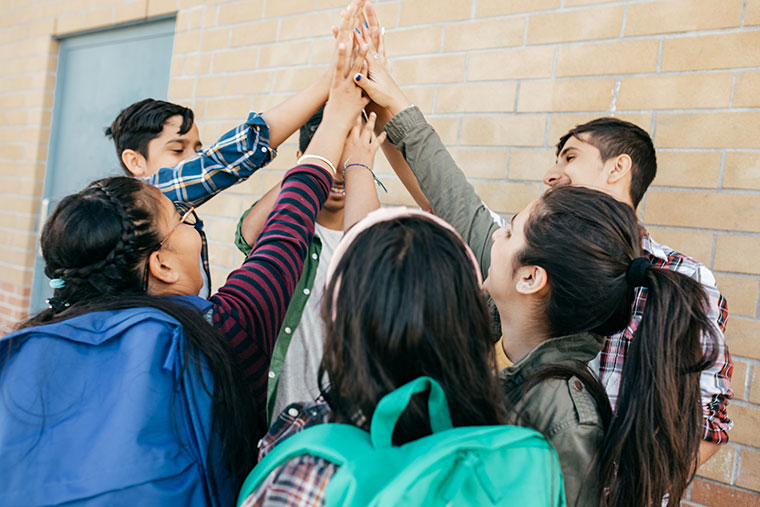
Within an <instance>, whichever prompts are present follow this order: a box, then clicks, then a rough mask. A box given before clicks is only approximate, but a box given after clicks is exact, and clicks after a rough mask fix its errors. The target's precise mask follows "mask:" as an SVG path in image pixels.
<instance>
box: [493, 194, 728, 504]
mask: <svg viewBox="0 0 760 507" xmlns="http://www.w3.org/2000/svg"><path fill="white" fill-rule="evenodd" d="M493 241H494V242H493V246H492V248H491V266H490V269H489V275H488V278H487V279H486V282H485V284H484V288H485V289H486V290H487V291H488V292H489V294H490V295H491V297H492V298H493V299H494V301H495V302H496V306H497V307H498V309H499V313H500V315H501V324H502V331H503V333H504V340H503V347H504V351H505V353H506V354H507V356H508V357H509V358H510V359H511V360H512V361H514V365H513V366H511V367H508V368H506V369H505V370H503V371H502V381H503V387H504V389H505V392H506V394H507V396H508V398H509V400H510V401H511V402H512V403H514V404H515V405H516V408H517V410H516V412H515V414H516V415H515V416H514V417H513V418H512V421H513V422H516V423H518V424H526V425H530V426H533V427H535V428H536V429H538V430H540V431H542V432H543V433H544V434H546V435H547V436H548V437H549V438H550V439H551V440H552V443H554V445H555V447H556V449H557V452H558V454H559V457H560V462H561V464H562V469H563V474H564V479H565V488H566V493H567V500H568V503H569V504H570V505H576V504H577V505H599V504H601V505H610V506H623V505H637V506H639V505H640V506H650V505H659V503H660V502H661V501H662V499H663V497H664V496H665V495H669V505H678V503H679V502H680V499H681V498H682V497H683V495H684V493H685V490H686V487H687V486H688V484H689V481H690V480H691V477H692V476H693V474H694V471H695V469H696V464H697V454H698V449H699V443H700V439H699V434H700V431H699V430H700V427H701V408H700V397H699V393H700V391H699V374H700V372H701V371H702V370H703V369H705V368H707V367H709V365H710V364H711V363H712V361H713V360H714V355H713V354H710V353H709V352H708V353H705V352H704V350H705V349H706V350H708V351H711V350H713V351H714V350H715V346H714V334H713V328H712V324H711V322H710V320H709V319H708V318H707V315H706V309H707V307H708V301H707V296H706V295H705V292H704V290H703V289H702V286H701V285H700V284H699V282H697V281H695V280H692V279H691V278H689V277H687V276H684V275H681V274H679V273H675V272H672V271H668V270H664V269H659V268H656V267H654V266H652V265H651V264H650V262H649V261H648V259H647V258H645V257H642V256H641V255H642V254H641V246H640V240H639V224H638V220H637V219H636V216H635V214H634V212H633V210H632V209H631V208H630V207H629V206H626V205H625V204H623V203H621V202H619V201H617V200H615V199H614V198H613V197H611V196H609V195H607V194H605V193H603V192H600V191H597V190H592V189H589V188H584V187H558V188H556V189H553V190H550V191H548V192H547V193H545V194H544V195H543V196H542V197H541V198H540V199H538V200H536V201H534V202H533V203H532V204H531V205H529V206H528V207H527V208H526V209H525V210H523V211H522V212H520V213H518V214H517V215H515V217H514V218H513V219H512V221H511V223H510V224H509V225H507V226H505V227H502V228H500V229H498V230H497V231H496V232H495V233H494V234H493ZM642 286H643V287H646V288H647V289H648V292H647V301H646V308H645V310H644V314H643V318H642V321H641V323H640V324H639V326H638V329H637V330H636V335H635V338H634V339H633V340H632V341H631V343H630V348H629V351H628V355H629V358H628V360H627V361H626V363H625V366H624V371H623V375H622V378H623V383H622V385H621V388H620V397H619V399H618V406H617V410H616V411H615V413H614V414H612V411H611V408H610V404H609V401H608V399H607V397H606V394H605V391H604V389H603V388H602V386H601V384H600V383H599V382H598V380H597V379H596V377H594V376H593V375H592V374H591V373H590V372H589V370H588V368H587V366H586V365H587V363H588V361H590V360H591V359H593V358H594V357H595V356H596V355H597V354H598V353H599V351H600V350H601V348H602V344H603V343H604V338H603V337H604V336H605V335H608V334H610V333H614V332H617V331H619V330H621V329H624V328H625V327H626V326H627V324H628V323H629V322H630V319H631V311H632V307H633V305H634V294H635V289H636V288H637V287H642ZM636 304H643V302H642V301H637V302H636ZM701 340H706V341H707V342H708V346H707V347H705V349H703V345H702V342H701ZM710 344H712V345H710Z"/></svg>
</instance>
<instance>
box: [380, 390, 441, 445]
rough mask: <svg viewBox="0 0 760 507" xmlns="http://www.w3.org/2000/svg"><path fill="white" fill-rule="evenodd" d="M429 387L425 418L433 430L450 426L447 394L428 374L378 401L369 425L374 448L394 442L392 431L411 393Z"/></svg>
mask: <svg viewBox="0 0 760 507" xmlns="http://www.w3.org/2000/svg"><path fill="white" fill-rule="evenodd" d="M428 389H430V397H429V398H428V417H429V418H430V428H431V429H432V430H433V433H438V432H439V431H445V430H449V429H451V428H453V424H452V423H451V413H450V412H449V404H448V402H447V401H446V393H444V392H443V388H442V387H441V385H440V384H439V383H438V382H436V381H435V380H433V379H432V378H430V377H418V378H416V379H414V380H412V381H411V382H407V383H406V384H404V385H403V386H401V387H399V388H398V389H396V390H395V391H393V392H391V393H388V394H386V395H385V396H383V399H381V400H380V402H379V403H378V404H377V408H376V409H375V413H374V414H373V415H372V423H371V425H370V434H371V438H372V445H373V446H374V447H375V448H376V449H380V448H382V447H391V446H392V445H393V441H392V440H393V430H394V428H395V427H396V423H397V422H398V419H399V417H401V414H402V413H403V412H404V410H406V407H407V406H408V405H409V401H411V399H412V396H414V395H415V394H418V393H423V392H425V391H427V390H428Z"/></svg>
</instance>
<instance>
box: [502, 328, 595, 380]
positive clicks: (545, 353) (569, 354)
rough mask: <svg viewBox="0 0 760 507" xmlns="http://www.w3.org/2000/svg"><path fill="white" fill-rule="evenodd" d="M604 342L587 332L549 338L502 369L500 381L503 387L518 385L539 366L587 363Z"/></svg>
mask: <svg viewBox="0 0 760 507" xmlns="http://www.w3.org/2000/svg"><path fill="white" fill-rule="evenodd" d="M604 340H605V338H604V336H601V335H598V334H595V333H589V332H583V333H576V334H571V335H566V336H560V337H557V338H550V339H548V340H546V341H544V342H542V343H541V344H539V345H538V346H537V347H536V348H534V349H533V350H531V351H530V352H529V353H528V354H527V355H526V356H524V357H523V358H521V359H520V360H519V361H517V362H516V363H515V364H513V365H512V366H508V367H507V368H504V369H503V370H502V371H501V378H502V381H503V382H504V383H505V386H510V384H514V385H519V384H522V382H523V381H524V380H525V379H526V378H527V377H528V376H529V375H530V374H531V373H533V372H534V371H536V370H537V369H539V367H541V366H545V365H549V364H562V365H571V364H573V363H574V362H575V361H580V362H582V363H588V362H589V361H591V360H592V359H594V358H595V357H596V355H597V354H598V353H599V352H600V351H601V350H602V346H603V345H604ZM510 387H512V386H510Z"/></svg>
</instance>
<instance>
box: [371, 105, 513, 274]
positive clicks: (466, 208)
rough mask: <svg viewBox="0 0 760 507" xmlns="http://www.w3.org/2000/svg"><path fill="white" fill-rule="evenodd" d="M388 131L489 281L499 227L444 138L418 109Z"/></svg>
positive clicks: (397, 119) (398, 119) (437, 211)
mask: <svg viewBox="0 0 760 507" xmlns="http://www.w3.org/2000/svg"><path fill="white" fill-rule="evenodd" d="M385 131H386V132H387V134H388V140H390V141H391V142H392V143H393V144H394V145H395V146H396V148H398V149H399V150H400V151H401V153H402V154H403V155H404V158H405V159H406V162H407V163H408V164H409V167H411V168H412V172H413V173H414V175H415V176H416V177H417V181H418V182H419V184H420V188H421V189H422V193H424V194H425V197H427V198H428V200H429V201H430V207H431V208H432V210H433V213H435V214H436V215H437V216H439V217H441V218H443V219H444V220H446V221H447V222H449V223H450V224H451V225H452V226H454V229H456V230H457V231H458V232H459V234H461V235H462V237H463V238H464V240H465V241H466V242H467V244H469V245H470V248H472V250H473V252H474V253H475V257H476V258H477V259H478V262H479V263H480V270H481V272H482V273H483V278H486V277H487V276H488V267H489V266H490V265H491V245H492V244H493V240H492V239H491V235H492V234H493V233H494V231H495V230H496V229H498V228H499V225H498V224H497V223H496V222H495V221H494V219H493V216H492V215H491V212H490V211H489V210H488V208H486V206H485V204H483V201H481V199H480V197H478V194H476V193H475V189H474V188H473V187H472V185H470V183H469V182H468V181H467V178H465V176H464V173H463V172H462V170H461V169H459V167H458V166H457V164H456V162H454V159H453V158H451V154H449V152H448V150H446V147H445V146H444V145H443V143H442V142H441V138H440V137H438V134H437V133H436V132H435V130H433V127H432V126H431V125H430V124H429V123H428V122H427V121H425V117H424V116H423V115H422V112H421V111H420V110H419V109H418V108H417V107H416V106H412V107H410V108H407V109H405V110H403V111H401V112H400V113H399V114H397V115H396V116H394V117H393V118H392V119H391V120H390V121H389V122H388V123H387V124H386V125H385Z"/></svg>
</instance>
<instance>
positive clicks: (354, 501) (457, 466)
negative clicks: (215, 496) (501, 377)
mask: <svg viewBox="0 0 760 507" xmlns="http://www.w3.org/2000/svg"><path fill="white" fill-rule="evenodd" d="M428 388H429V389H430V397H429V401H428V411H429V416H430V426H431V428H432V430H433V433H432V434H431V435H428V436H426V437H423V438H420V439H418V440H415V441H413V442H409V443H406V444H404V445H402V446H394V445H393V443H392V440H391V439H392V435H393V429H394V428H395V426H396V422H397V421H398V419H399V417H400V416H401V414H402V412H403V411H404V410H405V409H406V406H407V404H408V403H409V401H410V399H411V398H412V396H413V395H414V394H417V393H421V392H424V391H426V390H427V389H428ZM304 454H310V455H313V456H318V457H320V458H323V459H325V460H327V461H330V462H332V463H335V464H336V465H339V466H340V468H339V469H338V470H337V471H336V473H335V475H334V476H333V478H332V480H331V481H330V483H329V484H328V485H327V489H326V490H325V504H326V505H327V506H338V505H353V506H365V505H378V506H397V505H404V506H407V505H424V506H434V505H520V506H521V507H564V505H565V493H564V486H563V484H562V474H561V471H560V465H559V460H558V458H557V453H556V452H555V451H554V448H553V447H552V446H551V444H549V442H547V441H546V439H545V438H544V437H543V436H542V435H541V434H540V433H537V432H536V431H534V430H531V429H528V428H521V427H517V426H470V427H458V428H453V426H452V424H451V415H450V413H449V407H448V403H447V402H446V395H445V394H444V392H443V389H442V388H441V386H440V385H439V384H438V383H437V382H436V381H435V380H433V379H431V378H429V377H420V378H418V379H416V380H413V381H412V382H409V383H408V384H406V385H404V386H402V387H400V388H398V389H396V390H395V391H393V392H392V393H390V394H388V395H386V396H385V397H384V398H383V399H382V400H380V403H378V405H377V408H376V410H375V413H374V415H373V417H372V421H371V424H370V431H369V433H368V432H366V431H364V430H361V429H359V428H357V427H355V426H351V425H347V424H333V423H330V424H320V425H317V426H312V427H310V428H307V429H305V430H303V431H301V432H299V433H297V434H295V435H293V436H291V437H289V438H287V439H286V440H284V441H283V442H281V443H280V444H279V445H277V446H276V447H275V448H274V449H273V450H272V451H271V452H270V453H269V454H267V456H266V457H264V459H263V460H261V462H260V463H259V464H258V465H257V466H256V467H255V468H254V469H253V470H252V471H251V473H250V474H249V475H248V478H247V479H246V480H245V483H244V484H243V487H242V489H241V491H240V495H239V496H238V506H240V505H241V504H242V503H243V501H244V500H245V499H246V498H247V497H248V495H250V494H251V493H252V492H254V491H255V490H256V488H257V487H258V486H259V485H260V484H261V483H262V482H263V481H264V480H265V479H266V478H267V476H268V475H269V474H270V473H272V472H273V471H274V470H275V469H276V468H277V467H279V466H281V465H283V464H284V463H285V462H287V461H288V460H290V459H291V458H294V457H297V456H301V455H304Z"/></svg>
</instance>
